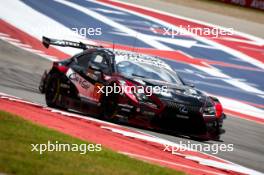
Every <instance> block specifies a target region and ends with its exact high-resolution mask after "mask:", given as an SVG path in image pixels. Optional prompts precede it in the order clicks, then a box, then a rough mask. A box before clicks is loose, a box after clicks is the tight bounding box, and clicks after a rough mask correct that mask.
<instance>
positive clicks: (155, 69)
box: [117, 60, 182, 85]
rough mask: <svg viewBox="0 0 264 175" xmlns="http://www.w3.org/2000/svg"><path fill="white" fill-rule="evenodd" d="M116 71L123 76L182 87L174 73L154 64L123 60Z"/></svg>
mask: <svg viewBox="0 0 264 175" xmlns="http://www.w3.org/2000/svg"><path fill="white" fill-rule="evenodd" d="M117 71H118V72H119V73H121V74H122V75H124V76H129V77H132V76H136V77H140V78H144V79H149V80H154V81H162V82H167V83H173V84H180V85H182V82H181V80H180V79H179V77H178V75H177V74H176V72H174V71H173V70H170V69H167V68H164V67H159V66H157V65H154V64H149V63H139V62H134V61H128V60H123V61H120V62H118V63H117Z"/></svg>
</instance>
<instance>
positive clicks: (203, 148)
mask: <svg viewBox="0 0 264 175" xmlns="http://www.w3.org/2000/svg"><path fill="white" fill-rule="evenodd" d="M187 150H194V151H199V152H208V153H212V154H218V153H219V152H232V151H234V144H224V143H221V144H216V143H214V144H209V143H191V142H190V141H187V142H184V141H180V143H179V144H178V145H175V146H171V145H166V144H164V149H163V151H169V152H171V153H172V154H177V153H179V152H182V151H187Z"/></svg>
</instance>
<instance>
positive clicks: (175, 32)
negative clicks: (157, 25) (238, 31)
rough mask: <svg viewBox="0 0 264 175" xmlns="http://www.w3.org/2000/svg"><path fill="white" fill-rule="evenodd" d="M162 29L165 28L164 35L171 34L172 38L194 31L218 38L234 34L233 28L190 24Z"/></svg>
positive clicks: (195, 33)
mask: <svg viewBox="0 0 264 175" xmlns="http://www.w3.org/2000/svg"><path fill="white" fill-rule="evenodd" d="M162 30H163V32H162V35H164V36H171V38H174V37H176V36H180V35H186V34H188V33H192V34H194V35H198V36H203V37H206V36H210V37H213V38H218V37H219V36H231V35H233V34H234V29H233V28H226V29H221V28H216V27H212V28H209V27H203V28H201V27H191V26H190V25H187V26H183V25H179V26H178V28H177V29H174V28H165V27H163V28H162Z"/></svg>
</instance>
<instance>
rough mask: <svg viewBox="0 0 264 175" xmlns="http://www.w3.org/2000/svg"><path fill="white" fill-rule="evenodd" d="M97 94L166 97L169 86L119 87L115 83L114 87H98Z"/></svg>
mask: <svg viewBox="0 0 264 175" xmlns="http://www.w3.org/2000/svg"><path fill="white" fill-rule="evenodd" d="M97 88H98V91H97V93H100V94H105V95H106V96H108V95H109V94H112V93H115V94H124V93H128V94H131V93H133V94H137V93H144V94H145V95H146V96H151V95H152V94H153V93H154V94H163V95H166V94H167V93H168V86H140V85H138V86H128V85H117V84H116V83H114V85H113V86H97Z"/></svg>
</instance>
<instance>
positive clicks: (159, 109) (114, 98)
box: [39, 37, 225, 140]
mask: <svg viewBox="0 0 264 175" xmlns="http://www.w3.org/2000/svg"><path fill="white" fill-rule="evenodd" d="M43 44H44V46H45V47H47V48H48V47H49V45H57V46H63V47H74V48H80V49H83V52H81V53H79V54H77V55H75V56H73V57H72V58H69V59H66V60H63V61H57V62H54V63H53V66H52V68H51V70H49V72H47V71H45V72H44V74H43V76H42V80H41V82H40V86H39V89H40V92H41V93H45V98H46V103H47V105H48V106H50V107H53V108H59V109H65V110H66V109H71V110H75V111H78V112H81V113H84V114H89V115H92V116H95V117H99V118H101V119H104V120H110V121H115V122H122V123H126V124H129V125H133V126H136V127H143V128H146V129H155V130H159V131H166V132H172V133H175V132H177V133H181V134H185V135H189V136H192V137H196V138H199V139H206V140H207V139H214V140H217V139H219V138H220V135H221V134H222V133H224V132H225V131H224V129H222V124H223V119H225V114H224V113H223V109H222V105H221V103H220V102H219V100H218V99H217V98H215V97H211V96H208V95H206V94H204V93H203V92H201V91H199V90H197V89H196V88H194V86H193V85H188V84H187V83H185V82H184V81H183V80H182V79H181V77H180V76H179V75H178V74H177V73H176V72H175V71H174V70H173V69H172V68H171V67H170V66H169V65H168V64H166V63H165V62H164V61H163V60H162V59H160V58H157V57H153V56H148V55H143V54H137V53H133V52H129V51H120V50H112V49H106V48H103V47H101V46H93V45H87V44H83V43H81V42H80V43H78V42H73V41H67V40H57V39H50V38H47V37H43ZM164 87H165V88H164ZM150 89H151V91H150Z"/></svg>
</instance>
